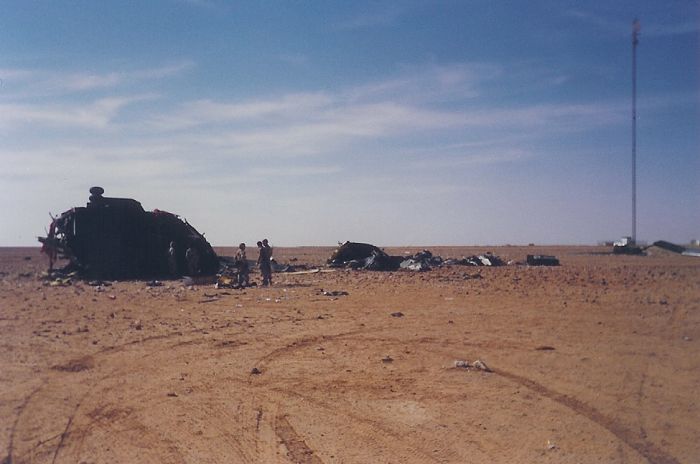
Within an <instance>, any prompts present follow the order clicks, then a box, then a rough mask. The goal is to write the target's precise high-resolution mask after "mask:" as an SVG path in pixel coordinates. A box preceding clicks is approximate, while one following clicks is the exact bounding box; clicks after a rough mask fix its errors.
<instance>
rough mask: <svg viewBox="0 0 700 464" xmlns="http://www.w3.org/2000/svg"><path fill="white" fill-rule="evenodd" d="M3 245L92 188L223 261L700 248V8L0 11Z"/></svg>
mask: <svg viewBox="0 0 700 464" xmlns="http://www.w3.org/2000/svg"><path fill="white" fill-rule="evenodd" d="M0 6H2V15H0V160H2V164H1V166H2V169H0V208H1V210H2V212H3V218H2V220H1V224H2V227H0V246H11V245H35V244H36V243H37V242H36V236H37V235H43V233H44V230H45V227H46V226H47V224H48V222H49V215H48V213H49V212H51V213H54V214H56V213H60V212H62V211H64V210H66V209H69V208H70V207H72V206H78V205H83V204H84V203H85V202H86V201H87V196H88V192H87V191H88V189H89V187H90V186H92V185H100V186H102V187H104V188H105V190H106V193H105V194H106V195H108V196H117V197H132V198H136V199H137V200H139V201H141V203H142V204H143V206H144V208H146V209H154V208H158V209H164V210H167V211H172V212H175V213H178V214H180V215H181V216H183V217H185V218H187V219H188V220H189V221H190V222H191V223H192V224H193V225H194V226H195V227H197V228H198V229H199V230H200V231H202V232H204V233H205V234H206V236H207V237H208V238H209V240H210V242H212V244H214V245H233V244H237V243H238V242H240V241H245V242H248V243H251V242H253V243H254V242H255V241H256V240H258V239H260V238H262V237H269V238H270V240H271V241H272V242H273V243H274V244H276V245H278V246H283V245H285V246H289V245H333V244H335V243H336V242H338V241H344V240H353V241H367V242H371V243H375V244H378V245H426V246H427V245H439V244H443V245H471V244H475V245H489V244H490V245H498V244H507V243H510V244H527V243H530V242H535V243H540V244H592V243H596V242H597V241H600V240H606V239H614V238H617V237H619V236H622V235H629V234H630V233H631V189H632V187H631V73H632V71H631V69H632V65H631V40H630V36H631V24H632V20H633V19H634V18H635V17H638V18H639V20H640V22H641V28H642V29H641V34H640V43H639V47H638V126H637V127H638V139H637V140H638V151H637V163H638V172H637V185H638V206H637V217H638V222H637V237H638V239H640V240H648V241H653V240H658V239H665V240H670V241H676V242H688V241H689V240H690V239H693V238H700V213H698V211H700V207H699V206H698V205H699V203H700V111H699V108H700V87H699V85H698V84H699V83H700V81H699V78H698V77H699V76H698V70H699V68H700V47H699V30H700V2H698V1H665V2H658V1H615V2H606V1H555V0H550V1H541V0H534V1H528V2H520V1H518V2H515V1H495V0H491V1H466V0H465V1H433V2H429V1H403V2H367V1H354V2H331V1H323V2H321V1H318V2H285V1H279V2H273V1H265V2H253V1H250V2H228V1H219V0H189V1H186V0H161V1H155V0H154V1H136V0H134V1H121V2H91V1H53V2H49V1H30V0H22V1H0Z"/></svg>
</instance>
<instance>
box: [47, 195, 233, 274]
mask: <svg viewBox="0 0 700 464" xmlns="http://www.w3.org/2000/svg"><path fill="white" fill-rule="evenodd" d="M103 193H104V189H103V188H102V187H92V188H91V189H90V194H91V195H90V201H89V202H88V203H87V205H86V206H84V207H75V208H71V209H70V210H68V211H66V212H64V213H63V214H61V215H60V216H58V217H56V218H53V220H52V222H51V224H50V226H49V230H48V232H47V236H46V237H39V241H40V242H41V243H42V244H43V247H42V251H43V252H44V253H46V254H47V255H48V256H49V260H50V263H51V266H53V261H54V260H55V259H56V257H57V256H61V257H65V258H67V259H68V260H70V263H69V264H68V266H67V267H70V268H73V269H75V270H77V271H78V272H80V273H81V274H84V275H90V276H98V277H105V278H117V279H118V278H122V279H123V278H137V277H155V276H166V275H170V276H172V277H181V276H182V275H183V274H199V275H213V274H215V273H216V272H217V271H218V270H219V258H218V257H217V255H216V253H215V252H214V250H213V249H212V247H211V245H210V244H209V242H207V240H206V239H205V238H204V235H202V234H200V233H199V232H197V230H196V229H195V228H194V227H192V226H191V225H190V224H189V223H188V222H187V221H183V220H182V219H180V217H178V216H176V215H175V214H172V213H168V212H166V211H160V210H157V209H156V210H153V211H145V210H144V209H143V207H142V206H141V203H139V202H138V201H136V200H133V199H131V198H109V197H104V196H102V194H103ZM171 243H173V245H174V247H173V248H174V255H173V259H169V256H170V255H169V250H170V244H171ZM188 249H189V250H190V252H189V253H190V256H196V258H195V259H194V260H192V259H191V260H190V262H189V263H188V260H187V259H186V257H185V254H186V250H188ZM193 261H194V262H193ZM193 264H194V267H193ZM188 265H189V266H188ZM190 271H192V272H190Z"/></svg>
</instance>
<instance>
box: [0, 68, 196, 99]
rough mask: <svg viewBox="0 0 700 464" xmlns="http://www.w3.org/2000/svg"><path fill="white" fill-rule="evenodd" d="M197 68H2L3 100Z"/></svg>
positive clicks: (58, 93) (75, 90)
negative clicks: (66, 70) (101, 70)
mask: <svg viewBox="0 0 700 464" xmlns="http://www.w3.org/2000/svg"><path fill="white" fill-rule="evenodd" d="M193 66H194V64H193V62H191V61H182V62H180V63H176V64H171V65H166V66H161V67H156V68H145V69H133V70H125V71H109V72H104V73H93V72H61V71H50V70H43V69H12V68H10V69H0V81H2V87H1V88H0V90H1V92H0V98H11V99H21V98H27V97H31V98H36V97H47V96H61V95H66V94H72V93H79V92H86V91H91V90H106V89H113V88H115V87H118V86H120V85H126V84H132V83H138V82H140V81H147V80H157V79H164V78H168V77H173V76H176V75H179V74H181V73H183V72H185V71H187V70H188V69H190V68H192V67H193Z"/></svg>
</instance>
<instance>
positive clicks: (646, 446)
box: [492, 369, 680, 464]
mask: <svg viewBox="0 0 700 464" xmlns="http://www.w3.org/2000/svg"><path fill="white" fill-rule="evenodd" d="M492 370H493V373H494V374H498V375H500V376H502V377H505V378H507V379H509V380H512V381H513V382H516V383H518V384H520V385H522V386H523V387H526V388H528V389H530V390H532V391H534V392H535V393H537V394H539V395H542V396H544V397H546V398H549V399H550V400H552V401H556V402H557V403H559V404H561V405H562V406H565V407H567V408H569V409H571V410H572V411H573V412H575V413H576V414H579V415H581V416H584V417H586V418H587V419H589V420H591V421H592V422H595V423H596V424H598V425H599V426H601V427H603V428H604V429H606V430H607V431H609V432H610V433H612V434H613V435H615V436H616V437H617V438H618V439H620V440H621V441H623V442H624V443H625V444H627V446H629V447H630V448H632V449H633V450H635V451H636V452H637V453H639V454H640V455H641V456H642V457H644V459H646V460H647V461H648V462H649V463H650V464H680V462H679V461H678V460H677V459H676V458H674V457H673V456H671V455H670V454H668V453H667V452H665V451H664V450H662V449H661V448H659V447H657V446H656V445H655V444H653V443H651V442H649V441H647V440H645V439H644V438H642V437H640V436H639V434H637V433H634V432H633V431H632V430H631V429H629V428H628V427H625V426H624V425H623V424H621V423H620V422H618V421H616V420H615V419H612V418H610V417H608V416H606V415H604V414H603V413H601V412H600V411H598V410H597V409H596V408H594V407H592V406H589V405H587V404H586V403H584V402H583V401H581V400H578V399H576V398H574V397H571V396H568V395H564V394H562V393H558V392H556V391H554V390H551V389H549V388H547V387H545V386H544V385H542V384H540V383H537V382H535V381H534V380H531V379H528V378H526V377H522V376H519V375H517V374H513V373H511V372H507V371H504V370H501V369H492Z"/></svg>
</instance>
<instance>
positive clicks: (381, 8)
mask: <svg viewBox="0 0 700 464" xmlns="http://www.w3.org/2000/svg"><path fill="white" fill-rule="evenodd" d="M376 6H377V8H376V9H375V10H373V11H366V12H363V13H360V14H357V15H355V16H352V17H349V18H347V19H345V20H343V21H340V22H339V23H338V24H337V27H338V29H346V30H354V29H366V28H369V27H377V26H387V25H390V24H393V23H394V22H395V21H396V20H397V19H398V18H399V17H400V16H401V14H402V13H403V11H402V10H401V9H400V8H398V7H397V6H396V5H388V4H377V5H376Z"/></svg>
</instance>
